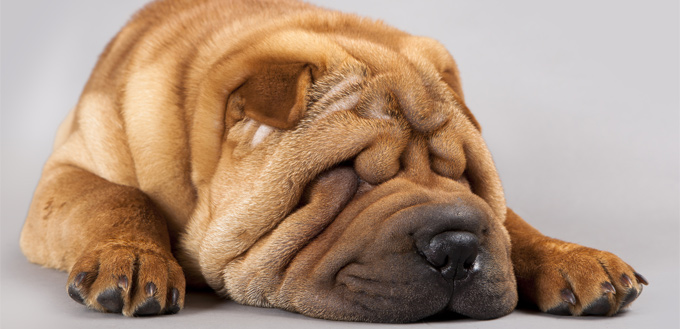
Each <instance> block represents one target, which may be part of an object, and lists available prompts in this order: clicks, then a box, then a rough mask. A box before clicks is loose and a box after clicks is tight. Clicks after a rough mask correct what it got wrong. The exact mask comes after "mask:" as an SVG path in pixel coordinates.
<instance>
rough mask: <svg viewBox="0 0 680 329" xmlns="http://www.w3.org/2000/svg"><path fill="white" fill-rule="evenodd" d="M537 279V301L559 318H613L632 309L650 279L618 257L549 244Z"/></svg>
mask: <svg viewBox="0 0 680 329" xmlns="http://www.w3.org/2000/svg"><path fill="white" fill-rule="evenodd" d="M546 250H548V252H547V253H546V254H545V255H543V256H544V257H543V258H544V259H542V260H541V265H540V267H539V269H538V271H537V273H536V278H535V286H534V287H535V288H534V289H535V291H534V293H535V299H536V303H537V304H538V307H539V308H540V309H541V310H542V311H543V312H547V313H551V314H557V315H614V314H616V313H618V312H619V311H620V310H622V309H623V308H625V307H627V306H629V305H630V304H631V303H632V302H633V301H634V300H635V299H636V298H637V297H638V296H639V295H640V293H641V292H642V285H643V284H644V285H647V284H648V283H647V280H646V279H645V278H644V277H643V276H642V275H640V274H638V273H637V272H635V271H634V270H633V268H632V267H631V266H630V265H628V264H626V263H625V262H623V261H622V260H621V259H620V258H619V257H617V256H616V255H614V254H612V253H609V252H605V251H600V250H595V249H591V248H586V247H583V246H579V245H576V244H571V243H566V242H562V241H558V240H552V241H550V242H548V243H547V246H546Z"/></svg>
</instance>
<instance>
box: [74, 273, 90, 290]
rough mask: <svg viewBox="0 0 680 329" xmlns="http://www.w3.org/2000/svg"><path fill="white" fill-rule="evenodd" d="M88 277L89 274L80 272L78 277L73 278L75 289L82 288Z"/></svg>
mask: <svg viewBox="0 0 680 329" xmlns="http://www.w3.org/2000/svg"><path fill="white" fill-rule="evenodd" d="M86 276H87V272H80V273H78V275H76V277H75V278H73V285H74V286H75V287H78V286H80V285H81V284H82V283H83V281H84V280H85V277H86Z"/></svg>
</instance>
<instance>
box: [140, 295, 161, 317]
mask: <svg viewBox="0 0 680 329" xmlns="http://www.w3.org/2000/svg"><path fill="white" fill-rule="evenodd" d="M160 311H161V304H160V303H159V302H158V301H157V300H156V298H148V299H147V300H146V301H145V302H144V304H142V305H140V306H139V307H137V309H136V310H135V314H134V315H135V316H144V315H156V314H158V313H159V312H160Z"/></svg>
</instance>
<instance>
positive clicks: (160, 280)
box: [66, 242, 186, 316]
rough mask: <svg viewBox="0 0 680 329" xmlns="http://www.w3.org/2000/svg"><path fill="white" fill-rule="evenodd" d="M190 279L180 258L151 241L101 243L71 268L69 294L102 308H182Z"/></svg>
mask: <svg viewBox="0 0 680 329" xmlns="http://www.w3.org/2000/svg"><path fill="white" fill-rule="evenodd" d="M185 284H186V283H185V280H184V274H183V272H182V268H181V267H180V266H179V264H178V263H177V261H176V260H175V258H174V257H173V256H172V255H170V254H169V253H168V252H166V251H164V250H162V249H161V248H160V247H158V246H156V245H154V244H150V243H122V242H107V243H100V244H98V246H97V247H95V248H94V249H93V250H91V251H87V252H85V253H83V255H82V256H81V257H80V258H79V259H78V260H77V261H76V263H75V265H74V266H73V268H72V269H71V273H70V275H69V278H68V283H67V285H66V289H67V292H68V295H69V296H70V297H71V298H72V299H73V300H75V301H76V302H78V303H81V304H84V305H85V306H87V307H88V308H91V309H95V310H98V311H102V312H110V313H123V314H124V315H126V316H144V315H157V314H172V313H177V312H179V310H180V309H181V308H182V307H183V305H184V292H185Z"/></svg>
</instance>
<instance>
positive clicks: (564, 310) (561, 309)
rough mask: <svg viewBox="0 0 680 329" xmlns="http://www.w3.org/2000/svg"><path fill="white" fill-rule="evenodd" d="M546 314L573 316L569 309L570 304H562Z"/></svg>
mask: <svg viewBox="0 0 680 329" xmlns="http://www.w3.org/2000/svg"><path fill="white" fill-rule="evenodd" d="M546 313H550V314H553V315H571V310H570V309H569V304H567V303H561V304H560V305H558V306H555V307H553V308H551V309H549V310H547V311H546Z"/></svg>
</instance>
